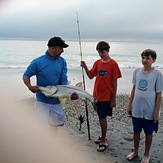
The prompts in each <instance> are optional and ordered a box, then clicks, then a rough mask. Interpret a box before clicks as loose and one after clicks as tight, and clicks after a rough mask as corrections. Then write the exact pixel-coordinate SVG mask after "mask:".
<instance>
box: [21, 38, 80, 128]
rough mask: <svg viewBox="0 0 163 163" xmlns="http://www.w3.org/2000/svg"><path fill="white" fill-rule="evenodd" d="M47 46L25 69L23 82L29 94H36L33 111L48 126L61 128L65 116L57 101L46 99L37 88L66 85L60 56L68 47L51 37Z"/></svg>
mask: <svg viewBox="0 0 163 163" xmlns="http://www.w3.org/2000/svg"><path fill="white" fill-rule="evenodd" d="M47 46H48V50H47V51H46V52H45V54H43V55H42V56H40V57H38V58H35V59H34V60H33V61H32V62H31V63H30V65H29V66H28V67H27V69H26V71H25V72H24V74H23V81H24V83H25V85H26V86H27V87H28V89H29V90H30V91H31V92H33V93H36V102H35V111H36V113H37V114H38V116H39V117H41V118H42V119H43V120H44V121H46V122H47V123H48V124H50V125H54V126H62V125H63V124H64V120H65V115H64V110H63V106H62V105H61V103H60V101H59V99H58V98H52V97H46V96H45V95H44V94H42V93H41V91H40V90H39V87H38V86H48V85H65V84H68V77H67V63H66V60H65V59H64V58H63V57H61V54H62V53H63V52H64V50H63V48H67V47H68V46H69V45H68V44H66V43H65V41H64V40H62V39H61V38H60V37H53V38H51V39H50V40H49V41H48V44H47ZM32 76H36V82H37V84H36V85H32V84H31V80H30V78H31V77H32ZM77 98H78V97H77V95H75V94H72V97H71V99H72V100H74V99H77Z"/></svg>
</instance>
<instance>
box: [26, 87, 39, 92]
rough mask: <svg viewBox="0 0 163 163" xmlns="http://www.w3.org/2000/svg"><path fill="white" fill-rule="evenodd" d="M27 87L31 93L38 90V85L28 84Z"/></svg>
mask: <svg viewBox="0 0 163 163" xmlns="http://www.w3.org/2000/svg"><path fill="white" fill-rule="evenodd" d="M28 89H29V90H30V91H31V92H33V93H36V92H38V91H40V90H39V87H38V86H30V87H28Z"/></svg>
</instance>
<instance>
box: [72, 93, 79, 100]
mask: <svg viewBox="0 0 163 163" xmlns="http://www.w3.org/2000/svg"><path fill="white" fill-rule="evenodd" d="M70 98H71V100H77V99H78V98H79V96H78V94H77V93H76V92H74V93H72V94H71V97H70Z"/></svg>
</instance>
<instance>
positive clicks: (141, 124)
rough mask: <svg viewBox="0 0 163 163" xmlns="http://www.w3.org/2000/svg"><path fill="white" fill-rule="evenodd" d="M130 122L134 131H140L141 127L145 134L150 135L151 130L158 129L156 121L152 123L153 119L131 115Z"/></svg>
mask: <svg viewBox="0 0 163 163" xmlns="http://www.w3.org/2000/svg"><path fill="white" fill-rule="evenodd" d="M132 123H133V129H134V132H135V133H140V132H141V131H142V129H143V130H144V133H145V134H146V135H152V134H153V131H155V132H157V131H158V123H154V120H147V119H142V118H136V117H132Z"/></svg>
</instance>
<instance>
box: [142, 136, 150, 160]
mask: <svg viewBox="0 0 163 163" xmlns="http://www.w3.org/2000/svg"><path fill="white" fill-rule="evenodd" d="M151 144H152V135H146V138H145V152H144V156H143V159H142V161H141V163H148V162H149V160H150V156H149V151H150V148H151Z"/></svg>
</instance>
